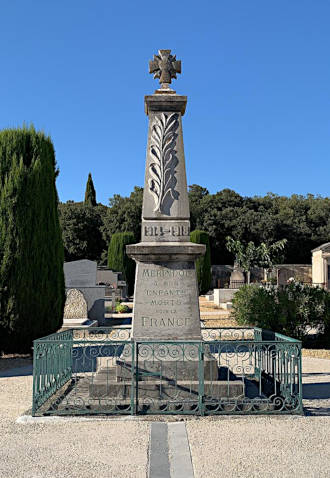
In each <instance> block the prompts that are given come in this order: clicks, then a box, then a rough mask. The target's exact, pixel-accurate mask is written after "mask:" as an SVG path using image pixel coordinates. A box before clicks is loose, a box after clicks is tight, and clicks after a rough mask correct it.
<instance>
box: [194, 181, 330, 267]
mask: <svg viewBox="0 0 330 478" xmlns="http://www.w3.org/2000/svg"><path fill="white" fill-rule="evenodd" d="M194 188H198V186H196V185H194ZM194 197H196V195H195V196H194ZM196 203H197V206H198V213H197V214H198V216H197V218H196V224H195V227H196V228H197V229H201V230H204V231H207V232H208V233H209V235H210V244H211V257H212V264H230V263H232V262H233V260H234V256H233V254H232V253H230V252H229V251H228V250H227V248H226V237H227V236H232V237H235V239H237V240H240V241H241V242H242V243H244V244H248V243H249V242H250V241H252V242H254V243H255V244H258V243H260V242H264V243H265V244H266V245H270V244H272V243H274V242H277V241H279V240H281V239H283V238H284V237H285V238H286V239H287V241H288V242H287V245H286V248H285V250H284V254H283V259H282V260H283V262H285V263H288V264H294V263H298V264H308V263H310V262H311V250H312V249H313V248H315V247H317V246H318V245H320V244H322V243H324V242H328V241H329V240H330V198H329V197H325V198H323V197H319V196H313V195H312V194H308V195H307V196H301V195H296V194H294V195H292V196H290V197H286V196H278V195H276V194H272V193H269V194H267V195H266V196H264V197H259V196H255V197H242V196H240V195H239V194H237V193H236V192H235V191H232V190H230V189H224V190H222V191H220V192H218V193H216V194H205V195H200V197H199V198H198V199H196V200H195V203H194V205H193V206H192V211H193V210H194V209H195V208H196Z"/></svg>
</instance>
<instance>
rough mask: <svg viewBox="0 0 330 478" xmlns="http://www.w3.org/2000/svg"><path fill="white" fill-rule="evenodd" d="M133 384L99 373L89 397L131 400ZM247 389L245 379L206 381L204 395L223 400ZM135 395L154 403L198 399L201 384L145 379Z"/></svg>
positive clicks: (237, 395) (138, 385)
mask: <svg viewBox="0 0 330 478" xmlns="http://www.w3.org/2000/svg"><path fill="white" fill-rule="evenodd" d="M131 387H132V384H131V381H128V380H127V381H122V382H117V381H115V380H109V377H108V375H107V374H102V373H100V374H99V375H98V377H97V378H96V379H95V380H94V381H93V383H91V384H90V386H89V396H90V398H91V399H102V398H110V399H112V398H113V399H121V400H123V401H126V400H129V399H130V396H131ZM244 393H245V387H244V383H243V382H242V380H232V381H227V380H215V381H209V380H205V381H204V395H205V396H206V399H207V400H217V399H218V400H220V399H223V398H238V397H244ZM134 396H135V397H136V396H137V397H138V398H140V399H151V400H173V401H175V402H180V400H192V399H196V400H197V399H198V396H199V382H198V381H196V380H195V381H191V380H189V381H184V380H180V381H177V382H174V381H168V382H166V381H160V380H154V381H151V380H149V381H148V380H144V381H139V382H138V384H137V393H135V394H134Z"/></svg>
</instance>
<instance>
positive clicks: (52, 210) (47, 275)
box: [0, 127, 65, 353]
mask: <svg viewBox="0 0 330 478" xmlns="http://www.w3.org/2000/svg"><path fill="white" fill-rule="evenodd" d="M56 176H57V171H56V163H55V153H54V147H53V145H52V142H51V140H50V138H47V137H46V136H45V135H44V134H43V133H40V132H36V131H35V129H34V128H33V127H30V128H23V129H8V130H3V131H0V353H1V351H2V352H4V351H7V352H25V351H29V350H30V348H31V345H32V340H34V339H36V338H38V337H41V336H44V335H47V334H49V333H52V332H55V331H56V330H58V329H59V328H60V327H61V325H62V320H63V308H64V302H65V289H64V274H63V244H62V237H61V230H60V225H59V220H58V211H57V206H58V196H57V192H56V185H55V180H56Z"/></svg>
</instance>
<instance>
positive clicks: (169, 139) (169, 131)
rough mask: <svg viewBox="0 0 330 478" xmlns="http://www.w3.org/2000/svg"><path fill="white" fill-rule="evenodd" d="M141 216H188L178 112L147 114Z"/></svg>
mask: <svg viewBox="0 0 330 478" xmlns="http://www.w3.org/2000/svg"><path fill="white" fill-rule="evenodd" d="M142 217H143V218H144V219H160V218H164V219H170V220H173V219H183V220H184V219H189V217H190V213H189V202H188V193H187V179H186V168H185V161H184V149H183V138H182V124H181V114H180V113H173V112H164V113H163V112H151V113H149V132H148V145H147V160H146V174H145V183H144V195H143V210H142Z"/></svg>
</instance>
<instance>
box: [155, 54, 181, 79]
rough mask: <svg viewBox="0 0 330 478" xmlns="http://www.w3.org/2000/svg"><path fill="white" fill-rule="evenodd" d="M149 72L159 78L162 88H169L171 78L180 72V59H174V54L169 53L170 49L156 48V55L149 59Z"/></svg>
mask: <svg viewBox="0 0 330 478" xmlns="http://www.w3.org/2000/svg"><path fill="white" fill-rule="evenodd" d="M149 73H153V74H154V78H159V83H160V84H161V87H162V88H169V86H168V85H169V84H170V83H172V78H176V74H177V73H181V61H180V60H177V59H176V55H171V50H158V55H154V59H153V60H150V61H149Z"/></svg>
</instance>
